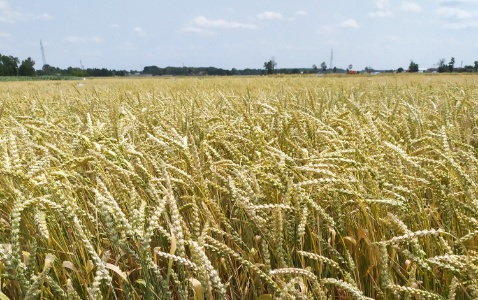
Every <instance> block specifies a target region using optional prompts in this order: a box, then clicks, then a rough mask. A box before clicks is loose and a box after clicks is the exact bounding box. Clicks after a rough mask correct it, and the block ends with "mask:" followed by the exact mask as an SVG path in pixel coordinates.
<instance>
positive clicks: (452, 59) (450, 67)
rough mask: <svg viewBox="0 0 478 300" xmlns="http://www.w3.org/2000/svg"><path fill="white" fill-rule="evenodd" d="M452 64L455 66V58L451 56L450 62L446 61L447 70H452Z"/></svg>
mask: <svg viewBox="0 0 478 300" xmlns="http://www.w3.org/2000/svg"><path fill="white" fill-rule="evenodd" d="M454 66H455V58H454V57H452V58H451V59H450V62H449V63H448V70H449V71H450V72H453V68H454Z"/></svg>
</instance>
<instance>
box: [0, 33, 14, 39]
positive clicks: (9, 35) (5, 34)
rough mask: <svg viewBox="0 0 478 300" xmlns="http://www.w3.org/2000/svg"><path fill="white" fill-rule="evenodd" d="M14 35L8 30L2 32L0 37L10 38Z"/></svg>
mask: <svg viewBox="0 0 478 300" xmlns="http://www.w3.org/2000/svg"><path fill="white" fill-rule="evenodd" d="M10 37H12V35H11V34H10V33H8V32H0V38H10Z"/></svg>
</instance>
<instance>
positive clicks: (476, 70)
mask: <svg viewBox="0 0 478 300" xmlns="http://www.w3.org/2000/svg"><path fill="white" fill-rule="evenodd" d="M475 72H478V60H475Z"/></svg>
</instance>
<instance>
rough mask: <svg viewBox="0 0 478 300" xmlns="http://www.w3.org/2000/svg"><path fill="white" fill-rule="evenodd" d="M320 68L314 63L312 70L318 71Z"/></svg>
mask: <svg viewBox="0 0 478 300" xmlns="http://www.w3.org/2000/svg"><path fill="white" fill-rule="evenodd" d="M318 70H319V68H317V66H316V65H312V72H314V73H317V71H318Z"/></svg>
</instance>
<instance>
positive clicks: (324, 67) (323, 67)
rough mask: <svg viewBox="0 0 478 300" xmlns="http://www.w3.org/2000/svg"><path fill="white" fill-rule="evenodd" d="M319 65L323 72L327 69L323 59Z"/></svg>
mask: <svg viewBox="0 0 478 300" xmlns="http://www.w3.org/2000/svg"><path fill="white" fill-rule="evenodd" d="M320 67H321V68H322V72H323V73H325V72H326V71H327V64H326V63H325V61H324V62H322V63H321V64H320Z"/></svg>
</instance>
